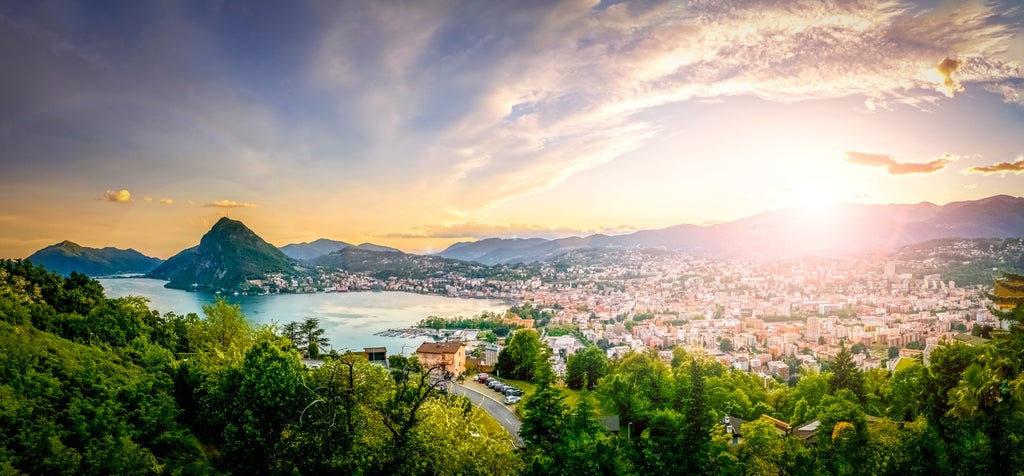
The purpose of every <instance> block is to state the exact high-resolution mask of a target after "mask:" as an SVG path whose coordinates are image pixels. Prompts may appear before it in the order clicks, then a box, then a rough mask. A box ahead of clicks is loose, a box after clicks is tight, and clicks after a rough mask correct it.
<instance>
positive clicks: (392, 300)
mask: <svg viewBox="0 0 1024 476" xmlns="http://www.w3.org/2000/svg"><path fill="white" fill-rule="evenodd" d="M99 282H100V284H102V285H103V288H104V289H106V293H107V296H108V297H122V296H129V295H130V296H142V297H145V298H148V299H149V300H150V303H149V307H150V309H156V310H158V311H160V313H161V314H164V313H167V312H174V313H175V314H187V313H190V312H194V313H196V314H199V315H200V316H202V313H203V305H205V304H210V303H213V301H214V296H213V295H211V294H204V293H190V292H186V291H181V290H177V289H167V288H165V287H164V281H160V280H156V279H142V278H137V279H136V278H131V279H100V280H99ZM227 299H228V301H230V302H231V303H234V304H239V305H240V306H241V307H242V312H243V313H244V314H245V315H246V317H248V318H249V321H251V322H254V323H257V324H263V323H271V322H277V323H278V324H284V323H287V322H291V321H301V320H304V319H305V318H307V317H316V318H319V319H320V326H321V327H323V328H324V331H325V333H324V335H325V336H326V337H327V338H328V339H330V340H331V345H332V346H333V348H334V349H337V350H339V351H340V350H343V349H352V350H362V349H363V347H387V348H388V354H395V353H404V354H409V353H411V352H414V351H415V350H416V347H418V346H419V344H420V343H421V342H423V340H424V339H405V338H401V337H383V336H376V335H374V333H377V332H380V331H383V330H387V329H394V328H404V327H409V326H412V325H413V324H415V323H417V322H419V320H420V319H423V318H425V317H427V316H432V315H433V316H443V317H455V316H473V315H477V314H479V313H480V312H482V311H500V310H504V309H506V308H508V305H507V304H505V303H503V302H501V301H497V300H484V299H459V298H450V297H443V296H430V295H423V294H411V293H399V292H358V293H325V294H272V295H267V296H227Z"/></svg>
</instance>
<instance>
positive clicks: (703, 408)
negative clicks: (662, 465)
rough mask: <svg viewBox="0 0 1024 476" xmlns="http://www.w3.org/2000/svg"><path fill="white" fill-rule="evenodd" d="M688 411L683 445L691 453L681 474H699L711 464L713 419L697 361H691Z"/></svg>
mask: <svg viewBox="0 0 1024 476" xmlns="http://www.w3.org/2000/svg"><path fill="white" fill-rule="evenodd" d="M688 400H689V401H688V402H687V403H688V405H687V407H688V408H687V410H686V426H685V429H684V430H683V435H682V436H683V438H682V441H683V445H684V447H686V448H687V452H688V453H689V455H688V456H689V464H688V465H687V466H686V467H685V468H680V469H682V470H683V471H682V473H680V474H698V473H703V472H704V471H705V470H706V469H707V465H708V463H709V462H710V459H709V453H710V449H711V448H710V445H711V431H710V430H711V421H710V420H711V417H710V414H709V413H708V411H707V410H708V409H707V396H706V395H705V390H704V374H703V372H702V371H701V368H700V365H698V364H697V360H696V359H693V360H691V361H690V392H689V399H688Z"/></svg>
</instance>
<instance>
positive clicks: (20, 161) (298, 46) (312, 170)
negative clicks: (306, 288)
mask: <svg viewBox="0 0 1024 476" xmlns="http://www.w3.org/2000/svg"><path fill="white" fill-rule="evenodd" d="M97 3H100V4H101V5H98V6H97V5H89V4H87V3H84V2H59V1H58V2H25V3H23V4H20V5H19V4H5V5H3V6H0V70H2V71H4V74H3V75H2V76H0V161H2V162H0V163H2V167H3V169H2V170H3V173H2V174H0V226H2V227H3V229H4V230H5V231H4V233H3V234H0V256H4V257H23V256H27V255H28V254H29V253H31V252H32V251H34V250H36V249H39V248H41V247H43V246H46V245H49V244H52V243H55V242H58V241H61V240H64V239H70V240H72V241H76V242H79V243H80V244H83V245H87V246H118V247H122V248H123V247H134V248H136V249H139V250H140V251H142V252H144V253H146V254H149V255H155V256H159V257H164V258H166V257H167V256H169V255H170V254H172V253H174V252H176V251H178V250H180V249H182V248H185V247H188V246H191V245H193V244H195V243H196V242H197V241H198V238H199V236H200V235H201V234H202V233H203V232H204V231H205V230H206V229H208V227H209V226H210V225H211V224H212V223H213V222H214V221H216V219H217V218H219V217H220V216H223V215H225V214H228V215H229V216H232V217H233V218H239V219H242V220H243V221H245V222H246V223H247V224H249V225H250V226H251V227H252V228H254V229H255V230H256V231H257V232H258V233H260V234H261V235H262V236H264V237H265V238H267V239H268V240H269V241H271V242H272V243H275V244H277V245H283V244H286V243H292V242H300V241H310V240H313V239H316V238H319V237H328V238H334V239H341V240H345V241H351V242H364V241H371V242H376V243H382V244H389V245H392V246H396V247H399V248H401V249H405V250H410V251H431V250H439V249H441V248H443V247H444V246H446V245H447V244H450V243H452V242H454V241H465V240H471V239H477V238H480V237H486V236H521V237H526V236H544V237H553V236H566V235H572V234H585V233H592V232H598V231H604V232H622V231H628V230H632V229H640V228H657V227H665V226H671V225H675V224H680V223H697V224H700V223H714V222H720V221H726V220H733V219H737V218H741V217H744V216H749V215H753V214H756V213H759V212H762V211H766V210H772V209H779V208H784V207H791V206H804V205H816V206H817V205H822V204H826V205H827V204H830V203H838V202H863V203H916V202H920V201H932V202H935V203H947V202H949V201H955V200H965V199H974V198H981V197H985V196H990V195H994V194H999V193H1008V194H1012V195H1020V191H1021V190H1024V174H1022V173H1021V172H1022V170H1024V133H1022V132H1024V67H1022V65H1021V62H1022V59H1024V37H1022V35H1021V27H1022V24H1024V11H1022V7H1021V5H1020V3H1019V2H1003V3H998V2H996V3H992V2H989V3H984V2H916V3H904V2H886V1H861V2H818V1H696V2H650V1H640V2H628V1H627V2H607V3H600V2H593V1H571V2H550V1H541V2H485V1H468V2H456V1H445V2H430V1H423V2H408V1H405V2H402V1H393V2H389V1H382V2H337V1H325V2H301V1H299V2H289V3H288V4H287V5H285V4H280V3H279V2H231V1H223V2H162V3H157V2H97Z"/></svg>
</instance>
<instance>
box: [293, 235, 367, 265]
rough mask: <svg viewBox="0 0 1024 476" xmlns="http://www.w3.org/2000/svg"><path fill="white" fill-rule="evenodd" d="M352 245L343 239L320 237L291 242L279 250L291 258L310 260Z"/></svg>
mask: <svg viewBox="0 0 1024 476" xmlns="http://www.w3.org/2000/svg"><path fill="white" fill-rule="evenodd" d="M349 246H352V245H350V244H348V243H345V242H344V241H335V240H328V239H327V238H320V239H319V240H316V241H313V242H310V243H292V244H290V245H284V246H282V247H281V248H280V250H281V252H282V253H284V254H285V256H288V257H289V258H291V259H299V260H311V259H314V258H317V257H320V256H323V255H326V254H330V253H333V252H335V251H338V250H340V249H342V248H347V247H349Z"/></svg>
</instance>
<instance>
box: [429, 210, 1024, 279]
mask: <svg viewBox="0 0 1024 476" xmlns="http://www.w3.org/2000/svg"><path fill="white" fill-rule="evenodd" d="M1018 236H1024V198H1019V197H1011V196H1008V195H996V196H992V197H988V198H984V199H980V200H972V201H962V202H952V203H949V204H946V205H941V206H940V205H935V204H933V203H928V202H922V203H918V204H914V205H864V204H842V205H836V206H834V207H831V208H828V209H820V210H813V209H786V210H780V211H772V212H765V213H761V214H758V215H754V216H751V217H748V218H744V219H740V220H736V221H733V222H728V223H722V224H717V225H711V226H697V225H677V226H673V227H669V228H663V229H659V230H642V231H637V232H635V233H630V234H625V235H615V236H609V235H602V234H595V235H590V236H586V237H569V238H561V239H556V240H548V239H543V238H530V239H502V238H488V239H484V240H480V241H474V242H463V243H455V244H453V245H451V246H449V247H448V248H447V249H445V250H444V251H442V252H440V253H438V255H439V256H443V257H446V258H453V259H461V260H469V261H476V262H479V263H483V264H489V265H492V264H498V263H522V262H533V261H543V260H547V259H550V258H552V257H554V256H558V255H559V254H562V253H565V252H566V251H569V250H574V249H588V248H609V247H612V248H664V249H668V250H674V251H683V252H687V253H690V254H694V255H698V256H707V257H711V258H738V259H778V258H784V257H790V256H801V255H823V256H832V255H840V254H845V253H855V252H864V251H875V250H888V249H892V248H895V247H899V246H904V245H908V244H912V243H918V242H922V241H927V240H933V239H939V238H1012V237H1018Z"/></svg>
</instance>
